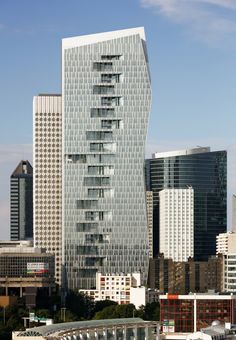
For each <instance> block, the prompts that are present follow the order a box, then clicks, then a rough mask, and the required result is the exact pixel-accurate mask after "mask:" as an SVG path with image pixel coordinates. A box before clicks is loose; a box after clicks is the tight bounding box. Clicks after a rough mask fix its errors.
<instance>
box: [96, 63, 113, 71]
mask: <svg viewBox="0 0 236 340" xmlns="http://www.w3.org/2000/svg"><path fill="white" fill-rule="evenodd" d="M93 70H94V71H112V63H111V62H95V63H93Z"/></svg>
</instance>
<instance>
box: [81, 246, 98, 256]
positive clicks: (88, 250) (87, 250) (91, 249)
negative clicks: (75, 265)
mask: <svg viewBox="0 0 236 340" xmlns="http://www.w3.org/2000/svg"><path fill="white" fill-rule="evenodd" d="M77 254H78V255H96V254H98V247H96V246H77Z"/></svg>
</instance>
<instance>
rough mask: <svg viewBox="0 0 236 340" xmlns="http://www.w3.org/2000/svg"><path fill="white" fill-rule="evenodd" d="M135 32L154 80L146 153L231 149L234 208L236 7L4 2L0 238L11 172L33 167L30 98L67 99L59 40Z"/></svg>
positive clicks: (234, 2)
mask: <svg viewBox="0 0 236 340" xmlns="http://www.w3.org/2000/svg"><path fill="white" fill-rule="evenodd" d="M137 26H144V27H145V30H146V37H147V44H148V53H149V60H150V68H151V76H152V89H153V103H152V111H151V116H150V128H149V133H148V141H147V155H148V156H149V155H150V154H151V152H154V151H166V150H173V149H179V148H186V147H194V146H196V145H202V146H206V145H209V146H211V147H212V149H213V150H216V149H227V150H228V151H229V202H230V195H231V194H232V193H233V192H234V193H235V192H236V180H235V179H234V177H235V172H236V156H235V154H236V142H235V126H236V118H235V117H236V115H235V108H236V95H235V89H236V71H235V70H236V58H235V54H236V0H99V1H97V0H86V1H83V0H67V1H66V0H40V1H32V0H8V1H0V51H1V53H0V103H1V105H0V115H1V124H0V187H1V190H0V226H1V227H0V238H4V239H7V238H8V237H9V176H10V173H11V172H12V171H13V170H14V168H15V167H16V165H17V162H19V161H20V160H21V159H22V158H29V159H30V160H31V159H32V151H31V150H32V97H33V95H35V94H38V93H42V92H43V93H45V92H46V93H47V92H50V93H54V92H60V79H61V74H60V67H61V51H60V46H61V39H62V38H65V37H69V36H75V35H82V34H91V33H97V32H104V31H110V30H116V29H124V28H130V27H137ZM229 206H230V204H229ZM229 213H230V208H229ZM230 223H231V216H229V226H230Z"/></svg>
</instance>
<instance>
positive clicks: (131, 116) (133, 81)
mask: <svg viewBox="0 0 236 340" xmlns="http://www.w3.org/2000/svg"><path fill="white" fill-rule="evenodd" d="M62 99H63V100H62V102H63V105H62V110H63V264H64V265H65V273H66V282H67V284H68V287H69V288H78V287H79V288H85V289H87V288H91V287H94V286H95V281H96V272H97V271H98V270H99V271H100V272H102V273H103V274H106V273H116V272H123V273H132V272H137V271H141V272H142V277H143V280H145V279H146V276H147V269H148V235H147V216H146V194H145V185H144V153H145V140H146V132H147V123H148V116H149V110H150V102H151V87H150V75H149V68H148V58H147V51H146V42H145V34H144V29H143V28H134V29H127V30H121V31H114V32H107V33H101V34H93V35H88V36H81V37H73V38H68V39H63V42H62Z"/></svg>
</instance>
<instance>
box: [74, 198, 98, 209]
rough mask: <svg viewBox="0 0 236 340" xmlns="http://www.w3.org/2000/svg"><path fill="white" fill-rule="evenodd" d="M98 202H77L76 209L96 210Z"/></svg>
mask: <svg viewBox="0 0 236 340" xmlns="http://www.w3.org/2000/svg"><path fill="white" fill-rule="evenodd" d="M97 205H98V201H95V200H78V201H77V209H96V208H97Z"/></svg>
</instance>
